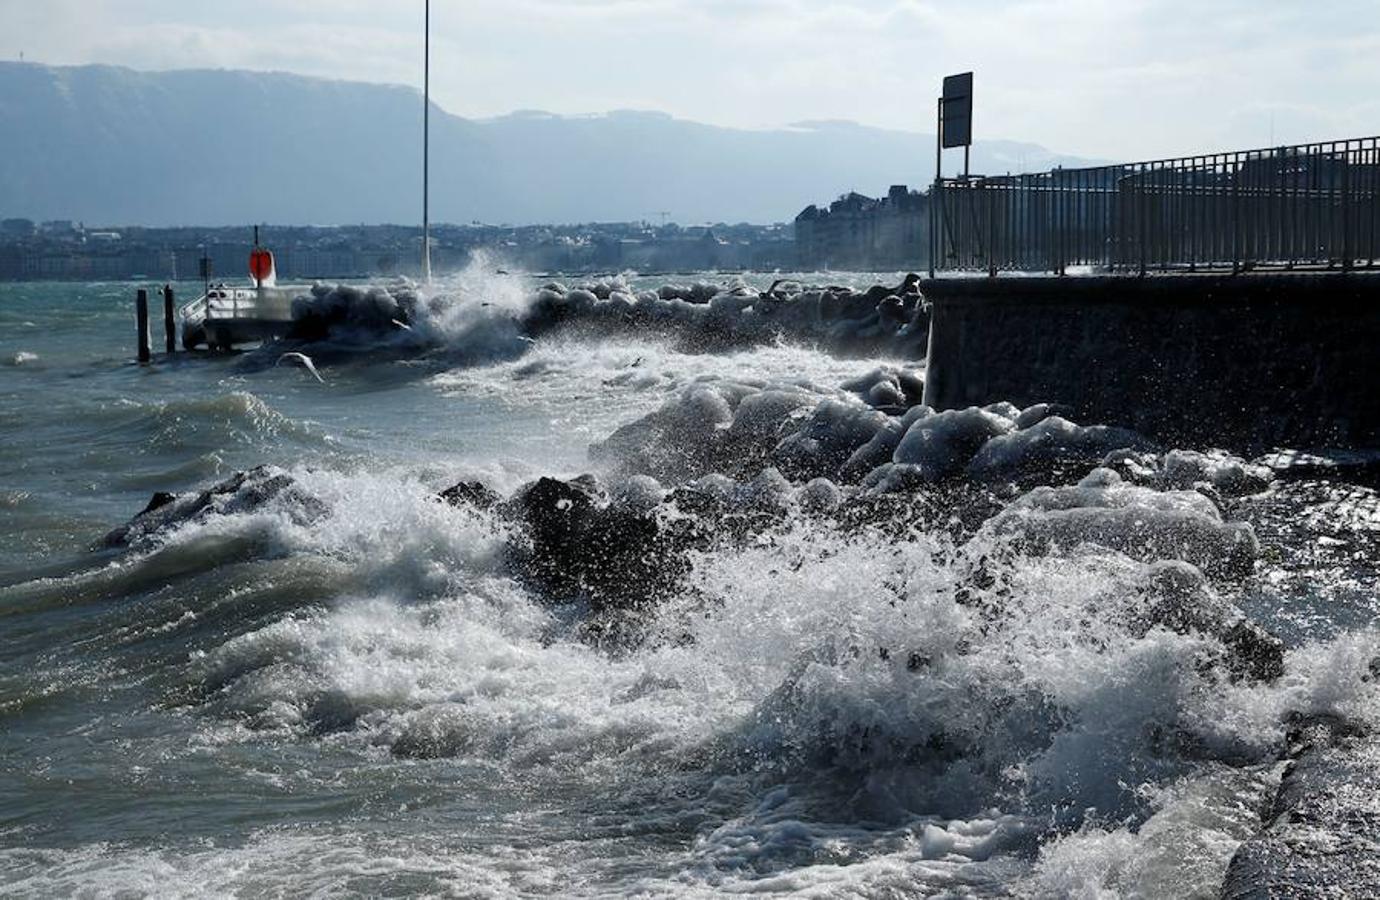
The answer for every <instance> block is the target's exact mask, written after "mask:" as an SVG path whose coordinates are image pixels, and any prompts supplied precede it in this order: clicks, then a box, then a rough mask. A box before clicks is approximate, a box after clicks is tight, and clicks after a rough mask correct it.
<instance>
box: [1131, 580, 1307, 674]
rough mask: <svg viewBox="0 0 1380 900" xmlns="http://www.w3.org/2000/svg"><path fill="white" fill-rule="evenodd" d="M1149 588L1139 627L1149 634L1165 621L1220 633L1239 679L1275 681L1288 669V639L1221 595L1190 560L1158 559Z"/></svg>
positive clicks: (1182, 629) (1176, 627)
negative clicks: (1286, 660) (1147, 602)
mask: <svg viewBox="0 0 1380 900" xmlns="http://www.w3.org/2000/svg"><path fill="white" fill-rule="evenodd" d="M1143 590H1144V592H1145V594H1146V596H1147V598H1148V599H1149V606H1148V614H1147V615H1146V616H1145V618H1144V619H1142V620H1141V621H1140V622H1139V623H1136V628H1135V629H1134V630H1138V631H1140V632H1141V633H1144V632H1145V631H1148V630H1149V629H1150V628H1152V627H1154V626H1156V625H1161V626H1164V627H1165V628H1168V629H1170V630H1172V631H1175V632H1178V633H1179V634H1189V633H1191V632H1197V633H1199V634H1205V635H1209V636H1212V637H1215V638H1217V639H1218V640H1220V641H1221V642H1222V644H1223V646H1224V647H1225V648H1226V650H1227V654H1228V655H1227V669H1228V671H1229V672H1230V673H1231V675H1232V676H1233V677H1234V678H1246V679H1249V680H1252V681H1273V680H1274V679H1276V678H1278V677H1279V676H1281V675H1283V674H1284V642H1283V641H1281V640H1280V639H1279V638H1277V637H1275V636H1274V635H1272V634H1270V633H1269V632H1268V631H1266V630H1265V629H1264V628H1262V627H1261V626H1260V625H1258V624H1257V623H1255V622H1253V621H1251V620H1250V619H1248V618H1247V617H1246V614H1245V613H1243V612H1242V611H1241V610H1240V609H1239V608H1238V607H1236V606H1235V605H1234V604H1232V603H1229V602H1227V601H1226V600H1224V599H1222V598H1221V597H1219V596H1218V595H1217V594H1216V593H1215V592H1214V591H1213V590H1212V589H1211V588H1210V587H1209V586H1208V583H1207V579H1206V578H1205V577H1204V576H1203V573H1202V572H1200V571H1199V570H1198V569H1196V568H1194V567H1193V566H1191V565H1189V564H1188V563H1184V562H1177V561H1164V562H1158V563H1155V564H1154V565H1152V566H1151V567H1150V574H1149V578H1148V579H1147V581H1146V584H1145V586H1144V588H1143Z"/></svg>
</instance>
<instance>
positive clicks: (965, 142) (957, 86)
mask: <svg viewBox="0 0 1380 900" xmlns="http://www.w3.org/2000/svg"><path fill="white" fill-rule="evenodd" d="M943 103H944V122H943V132H944V133H943V135H942V138H943V146H944V148H945V149H946V150H947V149H948V148H950V147H967V146H969V145H970V144H972V143H973V73H972V72H964V73H963V74H961V75H950V76H948V77H947V78H945V79H944V99H943Z"/></svg>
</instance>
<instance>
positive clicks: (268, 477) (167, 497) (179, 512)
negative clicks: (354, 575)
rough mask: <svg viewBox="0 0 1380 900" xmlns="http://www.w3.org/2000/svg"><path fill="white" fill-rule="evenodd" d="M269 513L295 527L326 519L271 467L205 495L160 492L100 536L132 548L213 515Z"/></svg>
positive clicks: (252, 471)
mask: <svg viewBox="0 0 1380 900" xmlns="http://www.w3.org/2000/svg"><path fill="white" fill-rule="evenodd" d="M270 507H271V508H273V509H276V510H280V511H282V512H283V514H285V515H287V516H288V517H289V518H291V519H292V521H293V522H295V523H297V524H300V525H308V524H311V523H313V522H316V521H319V520H320V519H322V518H324V517H325V516H327V515H328V514H329V512H330V510H329V508H328V507H327V506H326V505H325V504H324V503H322V502H321V501H320V500H319V499H317V498H316V497H313V496H311V495H310V494H308V493H307V492H306V491H304V490H303V489H302V488H301V486H300V485H298V483H297V480H296V479H294V478H293V477H292V475H290V474H289V473H288V472H286V471H284V470H283V469H280V468H278V467H276V466H258V467H256V468H253V469H250V470H249V471H247V472H239V473H236V474H235V475H233V476H231V477H230V478H227V479H225V480H224V481H222V482H220V483H219V484H216V485H213V486H212V487H210V488H207V489H206V490H204V491H192V492H188V493H184V494H170V493H167V492H165V491H159V492H158V493H156V494H154V495H153V498H152V499H151V500H150V501H149V504H148V506H146V507H145V508H144V509H143V511H142V512H140V513H139V514H138V515H137V516H135V517H134V518H133V519H131V520H130V521H129V522H128V523H126V524H125V525H122V526H120V527H119V528H117V529H115V530H114V531H112V532H110V533H109V534H107V535H106V536H105V541H104V543H105V545H106V546H107V547H126V546H130V545H132V544H136V543H138V542H139V541H141V540H145V539H148V538H151V537H154V536H156V535H159V534H162V533H164V532H167V531H169V530H170V529H172V528H174V527H176V526H178V525H183V524H186V523H188V522H202V521H205V520H206V519H208V518H210V517H211V516H215V515H227V516H228V515H236V514H240V513H249V512H256V511H258V510H262V509H267V508H270Z"/></svg>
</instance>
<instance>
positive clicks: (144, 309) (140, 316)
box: [134, 288, 153, 363]
mask: <svg viewBox="0 0 1380 900" xmlns="http://www.w3.org/2000/svg"><path fill="white" fill-rule="evenodd" d="M134 323H135V326H136V327H137V328H138V329H139V362H141V363H146V362H148V361H149V360H150V359H152V358H153V354H152V353H151V352H150V351H149V292H148V291H146V290H144V289H143V288H139V293H138V294H137V295H136V296H135V299H134Z"/></svg>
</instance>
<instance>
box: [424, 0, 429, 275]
mask: <svg viewBox="0 0 1380 900" xmlns="http://www.w3.org/2000/svg"><path fill="white" fill-rule="evenodd" d="M425 45H426V73H425V74H424V75H423V80H422V280H423V281H425V282H426V283H427V284H430V283H431V0H426V44H425Z"/></svg>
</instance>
